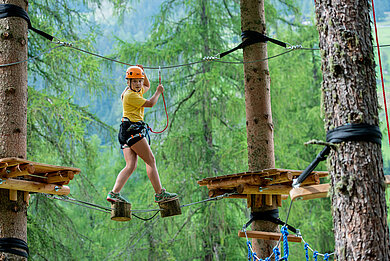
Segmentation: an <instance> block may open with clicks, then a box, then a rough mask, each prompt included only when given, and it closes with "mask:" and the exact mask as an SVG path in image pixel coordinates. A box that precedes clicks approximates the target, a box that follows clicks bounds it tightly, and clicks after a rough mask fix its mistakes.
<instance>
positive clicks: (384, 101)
mask: <svg viewBox="0 0 390 261" xmlns="http://www.w3.org/2000/svg"><path fill="white" fill-rule="evenodd" d="M371 3H372V16H373V18H374V28H375V39H376V44H377V50H378V59H379V70H380V73H381V81H382V93H383V103H384V105H385V113H386V124H387V135H388V138H389V145H390V128H389V116H388V113H387V102H386V92H385V82H384V79H383V71H382V59H381V51H380V48H379V38H378V30H377V27H376V17H375V6H374V0H371Z"/></svg>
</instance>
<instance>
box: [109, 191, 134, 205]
mask: <svg viewBox="0 0 390 261" xmlns="http://www.w3.org/2000/svg"><path fill="white" fill-rule="evenodd" d="M107 201H108V202H111V203H115V202H126V203H130V202H129V201H128V200H127V199H125V198H124V197H122V196H121V194H120V193H115V192H112V191H110V192H109V193H108V195H107Z"/></svg>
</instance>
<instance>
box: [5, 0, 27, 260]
mask: <svg viewBox="0 0 390 261" xmlns="http://www.w3.org/2000/svg"><path fill="white" fill-rule="evenodd" d="M0 4H14V5H18V6H20V7H22V8H24V9H25V10H27V5H28V1H26V0H3V1H1V0H0ZM26 58H27V22H26V21H25V20H24V19H22V18H18V17H10V18H4V19H0V64H6V63H12V62H16V61H20V60H24V59H26ZM26 137H27V62H25V63H21V64H18V65H13V66H8V67H0V158H4V157H20V158H26V152H27V149H26V148H27V138H26ZM4 237H15V238H19V239H22V240H24V241H27V206H26V203H25V202H24V201H23V193H22V192H20V191H19V192H18V201H16V202H13V201H10V200H9V191H8V190H2V189H0V238H4ZM7 258H8V259H10V260H14V259H16V260H19V259H21V260H23V259H24V258H20V257H18V256H14V255H11V254H2V253H0V260H2V259H7Z"/></svg>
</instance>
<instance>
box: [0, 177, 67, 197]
mask: <svg viewBox="0 0 390 261" xmlns="http://www.w3.org/2000/svg"><path fill="white" fill-rule="evenodd" d="M0 188H1V189H10V190H20V191H29V192H37V193H47V194H53V195H68V194H69V193H70V189H69V187H67V186H58V185H55V184H45V183H40V182H35V181H29V180H20V179H0Z"/></svg>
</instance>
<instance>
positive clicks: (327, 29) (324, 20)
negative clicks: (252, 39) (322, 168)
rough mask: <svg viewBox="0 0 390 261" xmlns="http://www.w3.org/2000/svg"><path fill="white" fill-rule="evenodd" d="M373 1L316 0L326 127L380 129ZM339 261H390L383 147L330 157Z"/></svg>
mask: <svg viewBox="0 0 390 261" xmlns="http://www.w3.org/2000/svg"><path fill="white" fill-rule="evenodd" d="M368 2H369V1H367V0H353V1H352V0H339V1H329V0H316V16H317V27H318V31H319V36H320V48H321V54H322V71H323V86H322V88H323V94H324V95H323V96H324V101H323V102H324V104H323V106H324V112H325V128H326V130H327V131H328V130H330V129H332V128H335V127H338V126H341V125H345V124H348V123H367V124H371V125H379V118H378V100H377V95H376V79H375V62H374V54H373V44H372V36H371V26H370V12H369V11H370V7H369V4H368ZM329 158H330V164H329V165H330V166H329V171H330V176H331V187H332V189H331V194H332V205H333V220H334V222H333V223H334V233H335V242H336V246H335V254H336V257H335V259H336V260H389V259H390V252H389V249H390V245H389V229H388V225H387V221H386V216H387V213H386V212H387V210H386V202H385V187H384V174H383V163H382V154H381V148H380V146H379V145H377V144H374V143H369V142H356V141H354V142H344V143H341V144H340V147H339V148H338V149H337V151H332V152H331V154H330V156H329Z"/></svg>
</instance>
